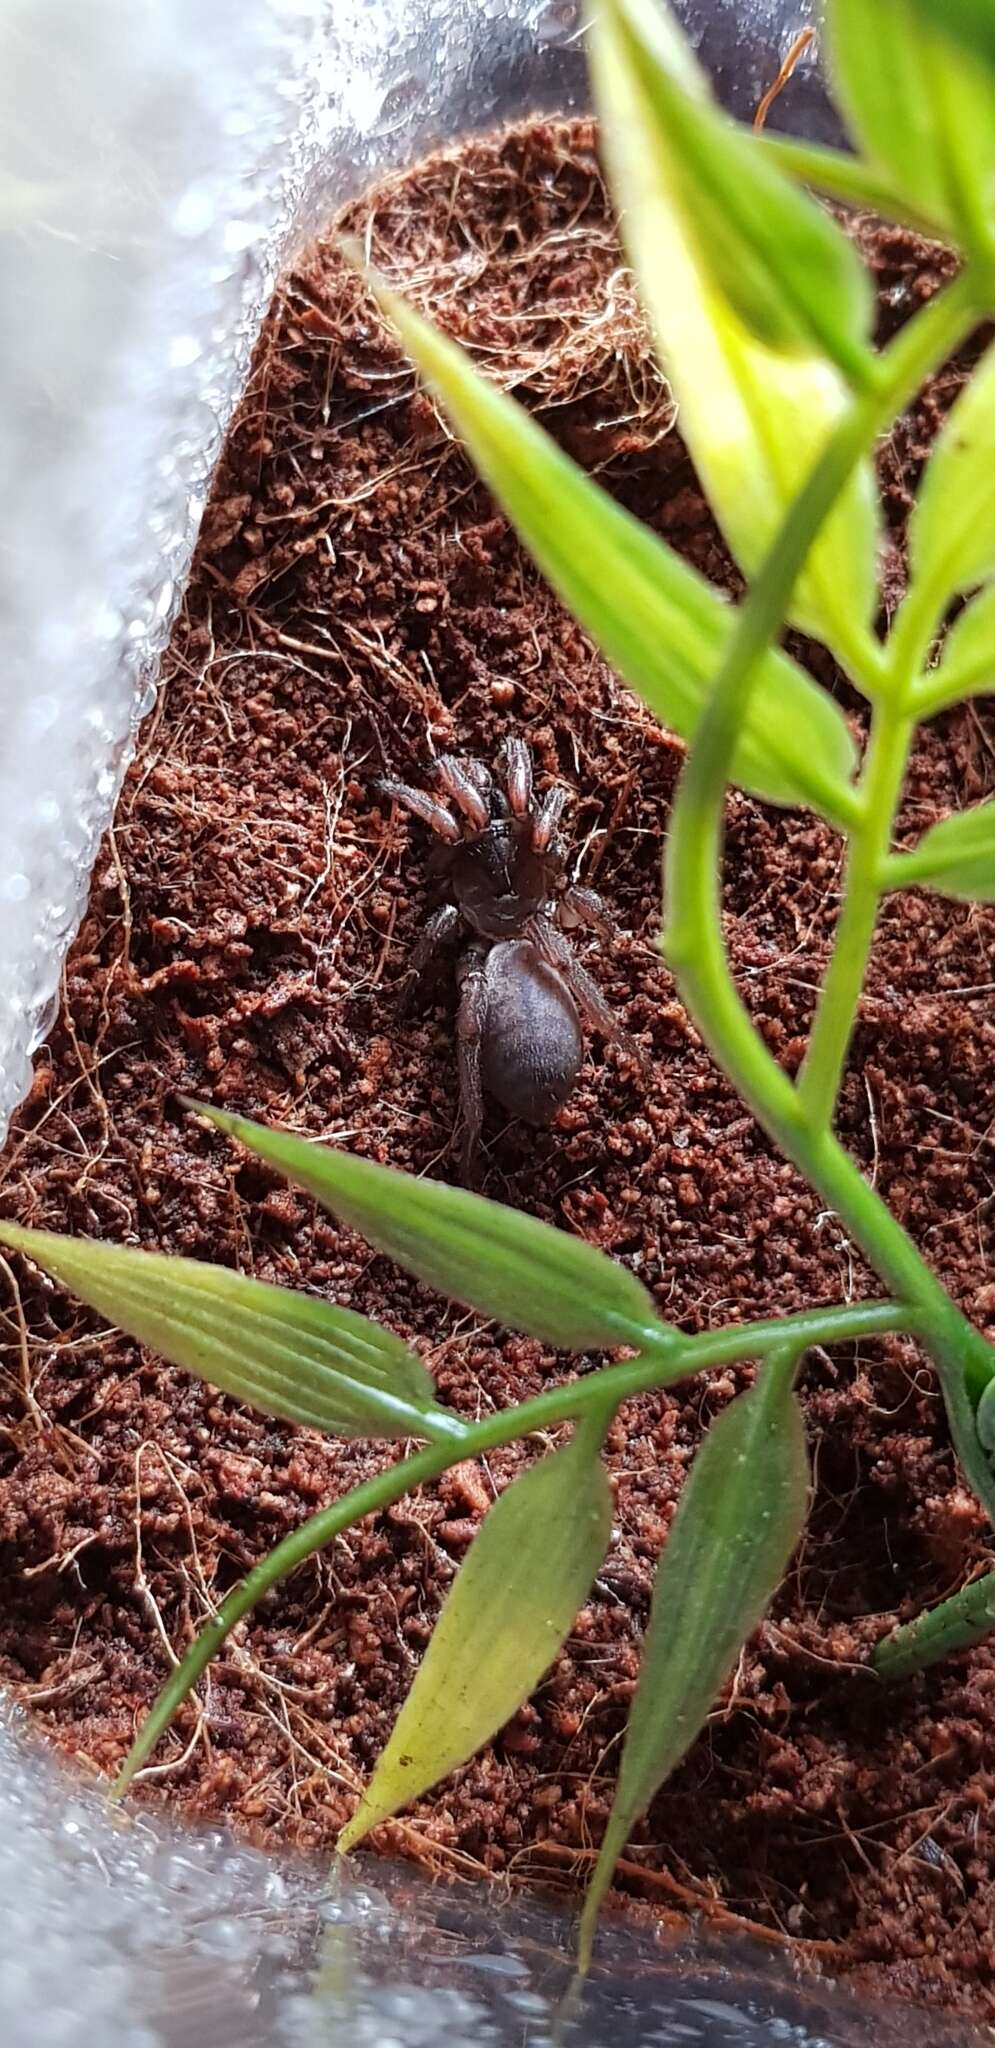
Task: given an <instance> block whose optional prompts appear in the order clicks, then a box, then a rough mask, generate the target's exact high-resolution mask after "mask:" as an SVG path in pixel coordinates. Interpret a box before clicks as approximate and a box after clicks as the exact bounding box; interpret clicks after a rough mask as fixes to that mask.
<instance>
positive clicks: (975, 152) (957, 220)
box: [829, 0, 995, 252]
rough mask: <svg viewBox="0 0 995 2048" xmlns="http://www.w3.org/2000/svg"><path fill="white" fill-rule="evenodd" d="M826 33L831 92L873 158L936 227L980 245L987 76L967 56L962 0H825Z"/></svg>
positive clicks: (991, 120) (986, 179)
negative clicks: (933, 0) (935, 1)
mask: <svg viewBox="0 0 995 2048" xmlns="http://www.w3.org/2000/svg"><path fill="white" fill-rule="evenodd" d="M986 5H987V0H986ZM969 11H970V9H969V8H968V12H969ZM990 22H991V15H990V12H989V28H990ZM829 32H830V45H829V47H830V57H831V62H832V69H833V74H834V79H835V84H836V90H837V96H838V98H839V100H840V103H841V105H842V107H843V109H844V112H845V113H846V116H847V120H848V122H849V125H850V127H851V130H852V132H853V134H854V136H855V137H856V139H857V140H858V142H859V143H860V145H861V148H862V149H863V151H864V153H865V155H866V156H867V157H868V158H869V159H870V161H871V163H872V165H878V166H880V167H881V168H882V169H883V170H884V171H885V172H886V174H887V175H888V177H890V178H891V180H892V181H893V183H894V185H895V187H896V189H897V190H898V191H899V192H901V193H903V194H904V195H905V197H906V198H907V199H908V200H909V201H910V202H912V203H913V204H915V205H916V206H917V207H918V208H919V209H920V210H921V211H922V212H923V213H924V214H925V215H926V216H927V218H928V219H929V220H931V221H932V222H934V223H935V225H936V227H937V229H938V230H939V231H940V232H942V233H945V234H947V235H952V236H953V238H954V239H955V240H956V241H958V242H961V243H962V244H964V245H966V246H968V247H972V248H973V247H980V249H981V250H982V252H984V250H985V246H986V244H990V239H991V238H990V224H991V214H992V206H993V203H995V76H993V75H992V72H991V70H990V68H989V67H988V66H986V65H985V64H983V63H979V62H978V61H977V60H976V58H974V59H972V55H971V53H970V48H969V45H970V39H971V38H970V30H969V27H968V23H967V16H966V13H965V0H941V5H939V6H938V7H937V8H936V9H935V10H934V9H933V8H931V7H930V6H929V5H928V4H924V0H832V4H831V7H830V12H829ZM965 45H967V46H968V47H965ZM986 222H987V225H986Z"/></svg>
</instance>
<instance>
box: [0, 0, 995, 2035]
mask: <svg viewBox="0 0 995 2048" xmlns="http://www.w3.org/2000/svg"><path fill="white" fill-rule="evenodd" d="M680 12H681V13H682V14H683V16H684V18H685V21H686V24H687V26H688V28H689V30H690V32H691V33H692V35H693V36H694V38H695V40H696V41H697V42H698V43H699V45H700V47H701V48H702V51H703V54H704V57H705V59H706V62H707V64H708V66H709V68H710V70H711V71H712V72H713V75H715V76H716V77H717V79H718V81H719V85H720V89H721V90H722V92H723V94H724V96H725V97H726V99H727V101H728V103H729V104H730V105H731V106H732V107H733V108H734V109H735V110H736V111H738V112H743V113H745V112H748V111H749V110H750V109H751V108H752V107H753V106H754V105H755V103H756V100H757V98H758V96H759V93H760V91H761V90H762V89H763V86H764V85H765V84H767V83H768V82H769V81H770V79H771V78H772V77H773V75H774V74H775V72H776V71H777V68H778V64H779V62H780V59H781V57H782V56H783V54H784V51H785V49H786V47H787V45H788V43H789V42H790V41H791V39H792V38H793V36H794V35H795V34H796V33H797V31H798V29H799V28H800V27H802V26H804V25H805V24H806V23H807V22H808V20H809V18H810V16H811V14H812V0H741V4H739V5H736V4H734V0H684V4H683V5H682V7H681V8H680ZM584 96H585V77H584V62H583V51H582V48H581V30H580V6H579V4H578V0H378V4H376V5H371V4H370V0H211V4H210V5H208V6H205V5H203V4H202V0H158V4H157V5H156V6H154V7H148V6H137V7H136V6H135V5H134V4H133V0H98V4H91V5H90V6H86V7H80V6H79V5H77V4H75V0H8V4H7V6H6V8H5V10H4V62H3V67H2V72H0V117H2V120H0V135H2V137H3V150H4V168H3V174H2V182H0V233H2V237H3V248H4V258H3V269H2V273H0V275H2V286H0V289H2V309H3V318H2V320H0V464H2V469H3V474H4V477H5V480H6V492H5V508H4V515H3V517H4V532H3V545H2V547H0V640H2V659H0V711H2V718H0V943H2V956H3V962H4V974H3V979H2V983H0V1131H2V1129H3V1128H4V1127H5V1124H6V1119H7V1118H8V1117H9V1114H10V1112H11V1110H12V1109H13V1108H14V1107H15V1106H16V1104H17V1102H18V1101H19V1100H20V1099H21V1097H22V1096H23V1094H24V1092H25V1090H26V1087H27V1085H28V1082H29V1078H30V1056H31V1053H32V1050H33V1049H34V1048H35V1047H36V1046H37V1045H38V1044H39V1043H40V1042H41V1039H42V1038H43V1036H44V1033H45V1030H46V1025H47V1020H48V1019H49V1017H50V1015H51V1008H52V1004H53V1002H54V1000H55V998H56V995H57V990H58V983H59V975H60V971H61V965H62V960H63V958H64V954H65V949H66V946H67V944H68V942H69V939H70V937H71V935H72V933H73V931H74V929H75V927H76V925H77V923H78V919H79V916H80V912H81V908H82V904H83V901H84V899H85V892H86V888H87V881H88V876H89V871H90V867H91V865H92V862H93V859H94V856H95V853H96V850H97V847H98V844H99V842H100V839H101V835H102V834H103V832H104V830H105V829H106V827H107V825H108V823H109V821H110V818H111V816H112V811H113V804H114V799H115V795H116V792H117V789H118V787H119V783H120V778H121V775H122V772H123V769H124V766H125V765H126V762H127V759H128V755H129V751H130V748H131V746H132V744H133V739H134V735H135V732H136V729H137V725H138V723H139V721H140V719H141V717H142V716H143V715H144V714H145V713H147V712H148V711H149V709H150V707H151V704H152V702H153V700H154V686H155V670H156V662H157V659H158V656H159V654H160V652H161V650H162V647H163V645H164V642H165V640H166V637H167V635H168V632H169V628H170V623H171V621H172V618H173V616H174V612H175V608H176V604H177V601H178V597H179V594H180V592H181V590H182V586H183V581H184V578H185V576H186V573H187V570H188V567H189V562H190V556H191V551H192V547H193V543H194V539H195V536H196V532H197V526H198V521H199V517H200V513H201V510H202V507H203V504H204V498H205V492H206V489H207V486H208V483H209V479H210V473H211V469H212V465H213V462H214V460H215V457H216V455H217V452H218V449H219V446H220V443H221V440H222V437H223V434H224V431H225V427H226V425H227V422H228V419H229V416H230V413H231V410H232V407H233V405H234V403H235V400H236V398H237V396H238V393H239V390H240V388H241V386H242V383H243V381H244V378H245V374H246V370H247V366H248V362H249V357H250V353H251V350H252V346H253V343H254V340H255V337H256V334H257V332H258V328H259V322H260V319H261V315H262V312H263V309H264V306H265V304H266V301H267V298H268V296H269V293H270V291H271V289H272V285H273V282H274V278H275V276H276V274H277V271H278V269H279V267H280V265H281V263H282V262H283V260H284V259H285V257H286V254H287V251H288V248H289V246H290V244H291V241H292V239H293V238H294V237H295V236H300V235H302V234H304V233H306V232H307V231H308V229H309V228H311V227H312V226H313V225H314V224H315V223H316V222H317V221H318V220H320V219H321V218H322V217H323V216H325V215H327V213H328V212H329V211H330V210H331V209H332V208H333V206H334V205H336V204H337V203H338V202H339V201H341V200H342V199H343V198H345V197H346V196H348V195H349V194H350V193H351V192H353V191H355V190H356V189H358V188H359V187H361V186H362V185H363V184H364V183H366V182H368V181H369V180H370V179H371V178H372V177H373V176H374V175H376V174H377V173H378V172H381V171H383V170H384V169H386V168H388V167H391V166H394V165H396V164H399V163H403V162H407V161H411V160H412V159H413V158H414V157H415V156H417V155H418V154H419V153H420V152H421V151H422V150H424V149H425V148H426V147H428V146H430V145H431V144H433V143H435V142H437V141H439V140H443V139H452V138H454V137H456V136H458V135H460V134H461V133H464V132H467V131H468V130H470V129H473V128H477V129H482V128H486V127H490V126H493V125H494V124H496V123H498V122H500V121H502V120H507V119H510V118H512V117H515V116H519V115H522V114H525V113H527V112H530V111H535V110H540V109H541V110H566V109H570V108H575V107H578V106H581V105H583V103H584ZM778 118H779V119H783V120H786V121H788V122H789V123H790V124H791V125H794V126H796V127H801V128H803V129H804V130H805V131H806V132H807V133H809V134H811V135H827V134H829V133H831V132H832V130H831V121H830V116H829V114H828V111H827V109H826V105H825V101H824V97H823V94H822V91H821V87H820V84H819V78H818V72H817V69H816V67H815V65H814V64H813V63H812V62H811V61H808V62H807V63H805V64H803V65H802V67H801V69H800V71H799V73H798V74H797V75H796V77H795V79H794V80H793V82H792V86H791V89H790V92H789V94H788V95H787V96H786V97H785V99H784V101H783V102H782V103H781V106H780V107H779V109H778ZM0 1867H2V1875H3V1883H2V1891H3V1897H4V1912H3V1915H2V1917H0V2009H2V2011H3V2014H4V2027H3V2033H4V2040H5V2042H7V2043H8V2044H10V2048H56V2044H61V2043H69V2042H72V2043H76V2042H80V2041H88V2042H93V2043H95V2044H96V2043H99V2044H100V2048H160V2044H161V2048H187V2044H191V2048H192V2044H194V2043H197V2044H198V2048H229V2044H230V2048H235V2044H239V2048H265V2044H272V2048H277V2044H287V2048H292V2044H304V2043H307V2044H309V2048H310V2044H317V2043H323V2042H332V2041H336V2042H338V2041H342V2042H348V2043H350V2044H351V2048H364V2044H369V2048H374V2044H376V2048H392V2044H394V2043H398V2042H401V2041H403V2042H404V2043H405V2044H406V2048H417V2044H419V2043H425V2044H428V2043H433V2044H434V2043H439V2042H443V2041H445V2042H446V2043H447V2044H449V2048H462V2044H464V2043H466V2044H470V2043H474V2044H478V2043H479V2044H486V2043H488V2042H490V2043H495V2044H505V2043H506V2044H508V2048H511V2044H512V2043H514V2044H516V2048H541V2044H544V2043H549V2042H552V2040H553V2039H554V2024H555V2010H556V2003H557V2000H558V1999H559V1998H560V1997H561V1995H562V1993H563V1991H564V1989H565V1987H566V1984H567V1981H568V1977H569V1955H570V1942H571V1923H570V1919H569V1916H568V1915H561V1914H560V1913H558V1912H557V1911H556V1910H555V1909H554V1908H552V1907H551V1906H548V1905H547V1904H546V1903H544V1902H542V1901H536V1900H523V1899H520V1898H519V1899H516V1898H514V1897H513V1896H512V1895H511V1894H510V1893H508V1892H506V1891H505V1892H502V1893H500V1894H494V1893H492V1892H485V1891H473V1890H467V1889H465V1888H464V1889H461V1890H460V1891H459V1892H458V1893H453V1892H450V1891H448V1890H446V1889H445V1888H443V1887H434V1888H430V1887H427V1886H425V1885H424V1884H421V1883H419V1882H418V1881H417V1880H416V1879H415V1878H414V1877H413V1876H412V1875H411V1874H410V1873H408V1872H406V1871H404V1870H392V1869H390V1868H387V1867H385V1866H383V1865H381V1864H378V1863H376V1862H374V1861H372V1860H370V1859H360V1861H359V1864H358V1866H357V1868H356V1869H355V1870H353V1869H350V1871H349V1872H348V1873H347V1874H346V1875H345V1876H344V1877H343V1878H342V1879H341V1880H336V1881H335V1883H334V1884H333V1883H332V1882H331V1881H330V1879H329V1876H328V1873H327V1872H326V1871H323V1870H314V1869H307V1868H304V1867H301V1866H291V1865H288V1866H285V1867H278V1866H277V1865H275V1864H274V1863H271V1862H269V1861H267V1860H266V1859H264V1858H263V1857H262V1856H259V1855H256V1854H254V1853H253V1852H251V1851H248V1850H246V1849H244V1848H239V1847H236V1846H235V1845H233V1844H232V1843H230V1842H228V1841H226V1840H225V1838H224V1837H222V1836H219V1835H215V1834H210V1835H197V1836H195V1835H188V1836H184V1835H183V1834H182V1833H181V1832H180V1831H179V1830H173V1829H171V1828H170V1827H169V1826H167V1825H166V1824H164V1823H160V1822H158V1821H152V1820H149V1819H147V1818H145V1817H143V1816H141V1815H140V1814H139V1815H138V1816H137V1817H134V1816H132V1817H130V1818H127V1817H121V1816H115V1815H112V1814H111V1812H110V1810H109V1809H108V1807H107V1806H106V1803H105V1801H104V1799H103V1796H102V1793H101V1792H100V1791H99V1789H97V1790H95V1789H94V1788H92V1787H89V1786H86V1787H83V1786H79V1785H77V1784H76V1783H75V1782H74V1781H73V1780H72V1779H71V1778H70V1776H69V1775H68V1774H67V1773H65V1772H63V1771H61V1770H60V1769H59V1768H58V1767H57V1766H56V1765H55V1764H54V1763H53V1761H52V1759H51V1758H50V1757H49V1756H47V1755H45V1754H43V1753H42V1752H41V1750H40V1749H39V1748H38V1746H37V1745H36V1744H35V1743H34V1742H33V1741H32V1740H31V1738H30V1737H29V1736H28V1735H27V1734H26V1733H25V1731H24V1729H23V1728H22V1727H21V1726H20V1724H19V1722H18V1718H17V1716H16V1715H13V1714H11V1715H9V1716H8V1718H7V1719H0ZM555 2038H557V2039H559V2038H562V2039H563V2040H564V2041H565V2042H566V2043H567V2044H576V2048H585V2044H588V2048H594V2044H599V2043H606V2042H609V2041H610V2042H611V2043H612V2044H613V2048H615V2044H617V2048H642V2044H645V2048H651V2044H656V2048H664V2044H669V2043H674V2044H689V2048H693V2044H694V2043H700V2044H711V2048H725V2044H729V2048H734V2044H739V2048H753V2044H760V2043H767V2042H773V2041H780V2042H794V2043H796V2044H798V2048H804V2044H809V2048H820V2044H825V2043H827V2042H828V2041H829V2040H832V2042H833V2043H834V2044H841V2043H846V2042H851V2043H860V2042H868V2043H869V2042H871V2041H874V2042H875V2043H876V2044H879V2048H880V2044H884V2043H887V2042H888V2041H894V2042H896V2043H898V2042H901V2043H903V2044H913V2043H914V2042H916V2041H920V2040H921V2041H923V2042H926V2041H927V2040H928V2041H931V2042H936V2043H941V2042H943V2041H945V2040H949V2041H950V2042H951V2044H953V2043H956V2042H966V2041H968V2040H972V2039H975V2038H978V2037H977V2036H976V2035H975V2034H974V2033H973V2032H972V2031H971V2030H970V2029H963V2028H959V2027H956V2026H952V2027H950V2028H949V2029H947V2028H945V2027H944V2026H943V2025H942V2023H937V2022H936V2021H935V2019H932V2018H924V2019H923V2020H922V2022H919V2021H917V2019H916V2017H915V2015H913V2014H910V2013H908V2012H907V2011H905V2010H904V2009H903V2010H902V2011H897V2010H896V2011H895V2012H889V2011H886V2010H884V2009H882V2008H880V2007H875V2009H874V2012H873V2014H867V2013H865V2012H864V2011H863V2009H862V2008H861V2006H860V2004H859V2002H858V2001H856V2000H855V1999H854V1998H852V1997H851V1995H850V1993H849V1992H847V1991H840V1990H834V1989H833V1987H831V1986H825V1985H823V1986H812V1985H810V1984H806V1983H803V1982H802V1981H800V1980H799V1979H797V1978H796V1977H794V1976H793V1975H792V1973H791V1972H790V1970H789V1968H788V1967H787V1965H786V1964H785V1963H783V1962H782V1960H781V1959H780V1958H778V1957H776V1956H774V1955H773V1954H771V1953H768V1952H765V1951H759V1950H752V1949H750V1950H746V1949H741V1948H732V1947H728V1946H725V1947H723V1946H716V1945H715V1944H714V1941H713V1940H712V1939H711V1938H708V1939H706V1937H705V1936H704V1935H698V1934H695V1933H690V1934H688V1935H686V1936H682V1937H681V1938H680V1940H679V1941H676V1942H675V1939H674V1936H673V1935H672V1933H666V1934H660V1933H657V1932H655V1931H654V1930H653V1929H652V1928H651V1926H650V1925H649V1924H648V1923H647V1922H646V1921H643V1922H642V1923H641V1924H636V1923H630V1922H628V1921H625V1920H620V1919H619V1918H617V1917H616V1918H615V1919H614V1920H613V1921H612V1920H609V1922H608V1923H607V1924H606V1929H605V1933H604V1936H603V1940H602V1944H601V1961H600V1962H599V1966H598V1969H597V1971H596V1972H595V1975H594V1978H593V1980H592V1983H591V1986H590V1989H589V1992H588V1994H587V1996H586V2000H585V2002H584V2004H583V2005H582V2007H581V2008H580V2009H579V2011H578V2012H577V2013H575V2014H574V2016H573V2018H572V2020H571V2021H570V2023H569V2025H567V2026H566V2028H565V2031H564V2032H563V2034H562V2037H561V2036H560V2035H559V2034H556V2035H555Z"/></svg>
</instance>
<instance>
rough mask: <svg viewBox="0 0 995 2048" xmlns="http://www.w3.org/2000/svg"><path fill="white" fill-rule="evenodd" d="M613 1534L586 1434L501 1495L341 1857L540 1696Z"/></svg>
mask: <svg viewBox="0 0 995 2048" xmlns="http://www.w3.org/2000/svg"><path fill="white" fill-rule="evenodd" d="M610 1533H611V1490H610V1488H609V1485H608V1481H607V1479H606V1477H605V1473H604V1468H603V1466H602V1464H601V1461H600V1458H599V1456H598V1447H597V1444H596V1442H595V1441H594V1440H593V1439H590V1438H588V1436H587V1435H586V1433H581V1434H579V1435H578V1436H576V1437H575V1438H574V1439H573V1441H572V1443H570V1444H568V1445H567V1446H566V1448H565V1449H564V1450H562V1451H556V1452H554V1453H553V1455H552V1457H548V1458H543V1459H542V1460H541V1462H540V1463H539V1464H538V1465H533V1466H531V1467H530V1469H529V1470H528V1471H527V1472H525V1473H523V1474H522V1476H521V1478H520V1479H516V1480H515V1481H514V1482H513V1483H512V1485H511V1486H509V1487H508V1489H507V1491H506V1492H505V1493H503V1494H502V1495H501V1497H500V1499H499V1500H498V1501H497V1502H496V1503H495V1505H494V1507H492V1509H491V1511H490V1513H489V1514H488V1516H487V1517H486V1519H485V1521H484V1522H483V1524H482V1525H481V1528H480V1532H479V1534H478V1535H477V1536H476V1538H475V1539H474V1542H473V1543H472V1545H471V1547H470V1549H469V1551H468V1552H467V1556H466V1559H465V1561H464V1563H463V1565H462V1566H461V1568H460V1570H459V1572H458V1574H457V1577H456V1579H455V1580H454V1582H453V1586H452V1588H451V1591H450V1593H449V1595H448V1597H447V1599H446V1603H445V1606H444V1607H443V1609H442V1613H441V1614H440V1616H439V1619H438V1621H437V1622H436V1625H435V1628H434V1630H433V1632H432V1638H431V1641H430V1643H429V1646H428V1649H427V1650H426V1652H425V1657H424V1661H423V1663H422V1664H421V1666H420V1668H419V1670H418V1673H417V1675H416V1677H415V1681H414V1684H413V1685H412V1687H411V1691H410V1692H409V1694H408V1697H407V1699H406V1701H405V1703H404V1706H403V1707H402V1708H401V1712H400V1715H399V1716H398V1720H397V1723H396V1725H395V1727H394V1731H393V1734H392V1735H391V1737H390V1741H389V1742H388V1744H387V1747H386V1749H385V1750H384V1752H383V1755H382V1756H381V1758H380V1761H379V1763H378V1764H377V1767H376V1770H375V1771H374V1774H373V1779H372V1782H371V1783H370V1785H369V1787H368V1789H367V1791H366V1793H365V1794H364V1796H363V1798H362V1800H361V1802H360V1805H359V1808H358V1810H357V1812H356V1814H355V1815H354V1817H353V1819H352V1820H351V1821H350V1822H349V1825H348V1827H347V1828H346V1829H345V1830H344V1832H343V1834H342V1835H341V1836H340V1838H339V1848H340V1849H341V1850H346V1849H350V1848H354V1847H355V1844H356V1843H357V1842H359V1841H361V1840H362V1838H363V1836H364V1835H365V1834H367V1833H368V1831H369V1829H370V1828H372V1827H376V1825H377V1823H378V1822H379V1821H382V1820H386V1819H387V1818H388V1817H389V1816H390V1815H391V1814H394V1813H397V1812H398V1811H399V1809H400V1808H401V1807H402V1806H407V1805H408V1804H409V1802H410V1801H411V1800H412V1799H417V1798H419V1796H420V1795H421V1793H423V1792H427V1791H428V1790H429V1788H430V1787H431V1786H432V1785H437V1784H438V1783H439V1781H440V1779H442V1778H446V1777H448V1775H449V1773H450V1771H455V1770H457V1769H458V1768H459V1766H460V1765H461V1764H464V1763H466V1761H467V1759H468V1758H469V1757H471V1756H473V1755H474V1753H475V1752H476V1751H477V1750H478V1749H480V1748H481V1746H482V1744H483V1743H485V1742H489V1741H490V1740H491V1737H492V1736H494V1735H496V1734H497V1732H498V1730H499V1729H500V1728H503V1727H504V1724H505V1722H506V1721H508V1720H510V1718H511V1716H512V1714H514V1713H516V1712H517V1710H518V1708H519V1707H520V1706H521V1705H522V1703H523V1701H524V1700H527V1699H528V1697H529V1695H530V1693H532V1692H534V1690H535V1688H536V1686H537V1685H538V1683H539V1680H540V1679H541V1678H542V1676H543V1673H544V1672H545V1671H547V1670H548V1669H549V1666H550V1665H551V1663H552V1662H553V1659H554V1658H555V1656H556V1655H557V1652H558V1651H559V1649H560V1646H561V1644H562V1643H563V1641H564V1639H565V1637H566V1635H567V1633H568V1631H569V1629H570V1627H571V1624H572V1622H573V1620H574V1617H575V1616H576V1614H577V1610H578V1608H579V1607H580V1606H581V1605H582V1604H583V1602H584V1600H585V1599H586V1598H587V1594H588V1591H589V1588H590V1585H591V1581H592V1579H593V1578H594V1575H595V1573H596V1571H597V1570H598V1567H599V1565H600V1563H601V1560H602V1558H603V1557H604V1554H605V1551H606V1549H607V1547H608V1538H609V1535H610Z"/></svg>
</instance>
